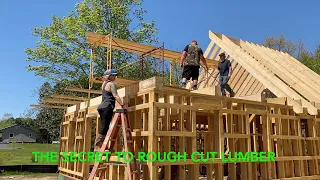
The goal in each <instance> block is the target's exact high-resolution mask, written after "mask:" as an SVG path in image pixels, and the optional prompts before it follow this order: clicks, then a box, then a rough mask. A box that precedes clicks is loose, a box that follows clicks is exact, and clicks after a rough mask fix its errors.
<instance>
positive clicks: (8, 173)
mask: <svg viewBox="0 0 320 180" xmlns="http://www.w3.org/2000/svg"><path fill="white" fill-rule="evenodd" d="M1 176H32V177H46V176H57V177H58V174H57V173H32V172H4V173H0V177H1Z"/></svg>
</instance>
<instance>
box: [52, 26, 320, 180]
mask: <svg viewBox="0 0 320 180" xmlns="http://www.w3.org/2000/svg"><path fill="white" fill-rule="evenodd" d="M87 35H88V38H87V42H88V43H90V44H92V45H93V46H104V47H107V48H109V50H110V51H111V49H112V48H113V49H120V50H126V51H128V52H131V53H137V54H142V55H143V54H145V53H146V52H150V51H152V50H153V49H154V48H155V47H152V46H147V45H143V44H138V43H135V42H130V41H125V40H121V39H117V38H112V37H111V36H104V35H100V34H95V33H88V34H87ZM209 38H210V39H211V42H210V44H209V45H208V48H207V49H206V51H205V54H204V56H205V57H206V59H207V61H208V64H209V66H210V67H211V68H212V69H211V70H209V72H206V71H204V70H203V69H201V71H202V72H201V75H200V79H199V82H200V84H199V89H198V90H194V91H191V90H189V88H188V86H187V89H181V88H178V87H174V86H173V85H166V84H164V82H163V79H162V78H160V77H153V78H149V79H145V80H143V81H135V80H125V79H121V78H119V79H118V80H117V81H118V83H119V84H121V85H122V86H123V88H121V89H119V90H118V92H119V94H120V96H121V97H122V98H123V101H124V102H125V104H126V105H127V106H128V108H127V109H128V112H129V120H130V122H131V127H132V134H133V137H134V145H135V153H136V154H137V153H138V152H139V151H140V152H141V151H144V152H162V153H163V152H171V151H173V152H180V153H184V152H187V154H188V157H187V160H186V161H177V162H169V161H164V162H161V161H155V162H141V163H140V165H141V172H142V175H143V177H142V179H143V180H159V179H164V180H177V179H183V180H185V179H188V180H198V179H199V178H200V177H206V179H208V180H212V179H215V180H222V179H223V178H224V177H225V176H229V178H230V180H236V179H241V180H260V179H263V180H267V179H268V180H269V179H270V180H271V179H274V180H276V179H288V180H289V179H291V180H294V179H301V180H305V179H320V114H319V112H320V110H319V109H320V93H319V92H320V91H319V89H320V83H319V82H320V76H319V75H318V74H316V73H314V72H312V71H311V70H310V69H308V68H307V67H305V66H304V65H302V64H301V63H300V62H299V61H297V60H296V59H294V58H293V57H291V56H290V55H288V54H286V53H283V52H279V51H275V50H272V49H269V48H266V47H263V46H261V45H258V44H254V43H251V42H247V41H243V40H240V39H235V38H231V37H227V36H225V35H223V34H218V33H213V32H211V31H209ZM113 42H115V43H113ZM221 52H224V53H225V54H226V55H227V58H228V59H229V60H231V62H232V67H233V69H234V71H233V74H232V76H231V78H230V81H229V84H230V86H231V88H232V89H233V90H234V92H235V93H236V96H235V97H233V98H230V97H222V96H220V93H219V88H218V78H219V76H218V75H217V71H216V70H215V68H216V66H217V63H218V62H217V60H216V57H217V55H218V54H219V53H221ZM151 56H154V57H158V58H160V57H162V58H163V60H166V61H167V60H169V61H171V62H175V61H176V62H178V61H179V60H180V53H179V52H174V51H170V50H166V49H164V48H163V47H162V54H160V55H159V54H158V55H157V54H154V55H151ZM108 62H109V63H110V61H108ZM110 66H111V65H110V64H109V67H110ZM93 79H94V78H93V76H92V75H91V80H92V81H94V80H93ZM189 87H190V86H189ZM70 90H74V91H81V92H89V93H98V94H99V93H100V92H99V91H97V90H92V89H89V90H84V89H70ZM100 94H101V93H100ZM62 98H63V96H61V97H60V98H59V97H56V100H57V101H61V102H63V100H61V99H62ZM67 98H68V97H65V98H64V99H67ZM73 102H75V103H74V104H75V105H73V106H71V107H67V108H66V107H63V108H66V113H65V117H64V119H63V121H62V125H61V142H60V144H61V147H60V153H61V154H62V152H76V153H79V152H83V151H85V152H89V151H93V141H94V139H95V134H96V133H97V132H98V130H99V128H100V126H101V124H100V120H99V115H98V112H97V110H96V109H97V106H98V105H99V103H100V102H101V96H99V97H96V98H91V99H89V100H84V101H73ZM61 108H62V107H61ZM116 108H120V107H119V106H117V107H116ZM120 142H121V140H120V137H119V139H118V140H117V145H118V149H116V151H122V148H123V147H122V145H121V143H120ZM196 151H197V152H204V153H205V152H213V151H214V152H217V154H216V156H215V160H214V162H212V161H211V160H209V161H207V162H195V161H193V160H192V158H191V154H192V152H196ZM234 152H243V153H245V152H273V153H274V154H275V158H274V160H275V161H272V162H250V161H246V162H236V163H234V162H224V161H223V158H225V157H228V154H229V153H234ZM83 156H84V158H85V156H86V155H83ZM197 158H200V157H197ZM110 160H114V161H117V157H116V156H115V155H114V156H112V157H111V159H110ZM91 165H92V164H90V163H88V162H63V161H62V156H61V155H60V161H59V171H60V174H61V175H63V176H64V177H66V178H71V179H81V180H82V179H83V180H85V179H88V176H89V173H90V166H91ZM125 176H126V173H125V167H123V166H118V165H111V166H110V168H109V169H108V172H106V176H105V179H108V180H117V179H119V180H122V179H126V177H125Z"/></svg>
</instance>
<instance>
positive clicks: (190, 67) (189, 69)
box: [180, 40, 208, 90]
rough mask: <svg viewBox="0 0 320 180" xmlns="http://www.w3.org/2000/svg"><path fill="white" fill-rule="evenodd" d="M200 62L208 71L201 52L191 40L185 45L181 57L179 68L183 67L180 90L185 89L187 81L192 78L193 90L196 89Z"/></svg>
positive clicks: (194, 41)
mask: <svg viewBox="0 0 320 180" xmlns="http://www.w3.org/2000/svg"><path fill="white" fill-rule="evenodd" d="M200 60H201V61H202V62H203V64H204V65H205V66H206V69H207V70H208V65H207V62H206V60H205V58H204V57H203V51H202V49H201V48H200V47H199V46H198V43H197V41H196V40H193V41H192V42H191V43H190V44H189V45H187V46H186V47H185V48H184V50H183V52H182V55H181V61H180V66H181V67H183V73H182V88H185V87H186V85H187V80H190V78H192V80H193V87H192V89H193V90H196V89H197V86H198V77H199V69H200Z"/></svg>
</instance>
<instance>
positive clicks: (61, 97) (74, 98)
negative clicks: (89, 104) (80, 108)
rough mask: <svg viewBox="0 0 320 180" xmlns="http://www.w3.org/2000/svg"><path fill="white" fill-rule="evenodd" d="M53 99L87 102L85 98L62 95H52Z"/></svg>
mask: <svg viewBox="0 0 320 180" xmlns="http://www.w3.org/2000/svg"><path fill="white" fill-rule="evenodd" d="M52 97H53V98H60V99H72V100H78V101H88V100H89V98H85V97H78V96H69V95H63V94H55V95H52Z"/></svg>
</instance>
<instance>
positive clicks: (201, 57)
mask: <svg viewBox="0 0 320 180" xmlns="http://www.w3.org/2000/svg"><path fill="white" fill-rule="evenodd" d="M200 59H201V61H202V62H203V64H204V65H205V66H206V69H207V70H208V65H207V61H206V59H205V58H204V57H203V54H200Z"/></svg>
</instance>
